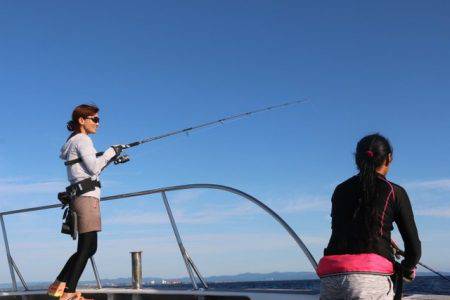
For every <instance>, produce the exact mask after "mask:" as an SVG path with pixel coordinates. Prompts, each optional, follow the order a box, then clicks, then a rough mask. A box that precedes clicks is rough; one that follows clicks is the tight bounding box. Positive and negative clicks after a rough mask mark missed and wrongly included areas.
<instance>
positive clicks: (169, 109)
mask: <svg viewBox="0 0 450 300" xmlns="http://www.w3.org/2000/svg"><path fill="white" fill-rule="evenodd" d="M449 9H450V3H448V2H447V1H431V2H423V1H396V2H391V1H377V2H360V1H348V2H339V3H337V2H335V1H324V2H321V3H311V2H306V1H245V2H242V1H241V2H238V1H222V2H218V1H191V2H186V1H152V2H149V1H133V2H131V3H127V4H124V3H121V2H118V1H116V2H111V1H96V2H92V1H77V2H65V3H61V2H55V1H39V2H36V1H25V2H21V3H20V4H19V3H17V2H16V1H2V4H1V7H0V16H1V17H0V44H1V45H2V46H1V47H0V99H1V104H2V106H3V109H2V117H1V118H0V126H1V128H3V130H2V132H1V133H0V192H1V195H2V196H1V198H0V207H1V209H0V210H1V211H5V210H10V209H18V208H23V207H30V206H38V205H45V204H53V203H56V201H57V200H56V197H55V196H56V193H57V192H58V191H60V190H61V189H63V188H64V186H65V185H66V177H65V176H66V173H65V168H64V166H63V164H62V161H60V160H59V159H58V152H59V149H60V147H61V145H62V143H63V142H64V140H65V139H66V137H67V135H68V132H67V130H66V129H65V123H66V122H67V121H68V119H69V117H70V113H71V111H72V109H73V108H74V106H76V105H78V104H80V103H84V102H88V103H89V102H94V103H96V104H97V105H98V106H99V107H100V109H101V111H100V117H101V124H100V130H99V133H98V134H97V135H96V136H94V137H93V139H94V142H95V145H96V147H97V149H98V150H104V149H105V148H106V147H108V146H109V145H111V144H118V143H128V142H132V141H135V140H138V139H142V138H145V137H149V136H153V135H158V134H161V133H164V132H167V131H170V130H174V129H178V128H184V127H188V126H190V125H193V124H197V123H201V122H206V121H210V120H214V119H217V118H221V117H223V116H226V115H229V114H235V113H239V112H243V111H247V110H253V109H258V108H261V107H264V106H268V105H274V104H278V103H282V102H286V101H292V100H300V99H309V100H310V102H309V103H307V104H302V105H299V106H293V107H289V108H288V109H283V110H277V111H273V112H270V113H265V114H259V115H256V116H254V117H252V118H248V119H244V120H241V121H237V122H232V123H229V124H226V125H224V126H221V127H217V128H214V129H208V130H204V131H199V132H196V133H194V134H192V135H190V136H188V137H186V136H178V137H174V138H169V139H166V140H163V141H159V142H155V143H152V144H146V145H145V146H142V147H139V148H134V149H130V150H129V151H128V154H129V155H130V156H131V158H132V160H131V162H130V163H128V164H126V165H121V166H111V167H110V168H108V169H107V170H106V171H105V172H104V174H103V176H102V179H103V183H104V189H103V195H112V194H116V193H123V192H132V191H138V190H145V189H150V188H156V187H162V186H169V185H177V184H186V183H205V182H207V183H218V184H224V185H228V186H232V187H236V188H239V189H241V190H243V191H245V192H247V193H249V194H252V195H254V196H256V197H257V198H259V199H260V200H262V201H263V202H264V203H267V204H268V205H270V206H271V207H272V208H273V209H274V210H275V211H276V212H278V213H279V214H280V215H281V216H282V217H283V218H285V220H286V221H287V222H288V223H289V224H290V225H291V226H292V227H293V228H294V230H296V231H297V233H298V234H299V235H300V236H301V237H302V238H303V239H304V241H305V242H306V244H307V245H308V246H309V247H310V249H311V251H312V252H313V254H314V256H315V257H316V259H319V258H320V256H321V254H322V249H323V248H324V247H325V246H326V243H327V240H328V237H329V234H330V228H329V227H330V219H329V210H330V203H329V198H330V196H331V193H332V191H333V188H334V186H335V185H336V184H337V183H339V182H340V181H342V180H345V179H346V178H347V177H349V176H351V175H353V174H354V173H355V167H354V163H353V157H352V153H353V151H354V148H355V145H356V142H357V141H358V139H359V138H361V137H362V136H364V135H365V134H368V133H373V132H380V133H382V134H384V135H386V136H387V137H388V138H390V140H391V141H392V143H393V146H394V163H393V165H392V169H391V173H390V174H389V178H390V179H391V180H393V181H394V182H397V183H399V184H401V185H403V186H404V187H405V188H406V189H407V191H408V193H409V195H410V197H411V200H412V203H413V207H414V210H415V212H416V218H417V224H418V227H419V232H420V236H421V239H422V243H423V250H424V251H423V262H425V263H427V264H429V265H432V266H436V268H437V269H440V270H446V271H449V270H450V261H449V260H448V258H447V257H446V256H445V254H446V253H449V252H450V236H449V234H448V231H449V228H450V197H449V194H450V174H449V166H450V155H449V153H450V141H449V139H448V132H449V130H450V118H449V109H450V104H449V100H448V94H449V89H448V87H449V86H450V85H449V84H450V71H449V70H450V33H449V31H448V28H450V17H449V14H448V11H449ZM168 196H169V200H170V201H171V204H172V205H173V210H174V213H175V216H176V218H177V220H178V222H179V227H180V231H181V234H182V236H183V239H184V241H185V244H186V247H187V249H188V251H189V252H190V253H191V256H192V257H193V259H194V261H195V262H196V263H197V265H198V267H199V268H200V270H201V271H202V272H203V273H204V275H206V276H208V275H218V274H235V273H241V272H247V271H248V272H270V271H308V270H309V271H311V270H312V268H311V266H310V265H309V263H308V261H307V260H306V258H305V257H304V256H303V255H302V254H301V253H300V252H299V250H298V249H297V248H296V246H295V244H294V242H293V241H292V240H291V239H290V238H289V237H288V236H287V234H285V232H283V230H282V229H281V227H280V226H278V225H277V224H276V223H275V222H274V221H273V220H272V219H270V217H268V216H267V215H264V214H263V213H262V212H261V211H260V210H259V209H258V208H257V207H255V206H253V205H251V204H248V203H246V202H244V201H241V200H239V199H238V198H237V197H235V196H230V195H227V194H224V193H219V192H210V191H193V192H187V193H170V194H169V195H168ZM102 214H103V227H104V228H103V229H104V230H103V232H102V233H101V235H100V246H99V252H98V254H97V255H96V260H97V263H98V265H99V270H100V274H101V276H102V277H104V278H114V277H119V276H121V277H123V276H129V268H130V263H129V253H128V252H129V251H132V250H143V251H144V256H143V258H144V276H165V277H177V276H184V275H185V270H184V268H183V263H182V260H181V258H180V256H179V254H178V252H177V251H178V249H177V245H176V242H175V239H174V237H173V234H172V232H171V228H170V225H169V223H168V220H167V218H166V216H165V211H164V207H163V205H162V202H161V199H160V198H159V197H158V196H152V197H146V198H139V199H135V200H118V201H116V202H110V203H105V205H103V207H102ZM60 218H61V211H60V210H50V211H46V212H36V213H29V214H24V215H21V216H7V217H5V222H6V226H7V228H8V234H9V239H10V242H11V248H12V250H13V257H14V259H15V260H16V263H17V264H18V266H19V268H20V269H21V270H22V273H23V275H24V277H25V279H27V280H29V281H32V280H52V279H53V278H54V277H55V276H56V275H57V273H58V271H59V269H60V268H61V267H62V265H63V263H64V261H65V259H66V258H67V257H69V255H70V254H71V252H72V251H73V249H74V246H75V244H74V243H73V242H71V241H70V239H68V238H67V237H66V236H63V235H61V234H59V229H60ZM0 248H1V251H2V253H4V246H3V245H1V246H0ZM0 259H2V258H1V257H0ZM83 278H84V279H91V278H93V276H92V271H91V269H90V267H89V266H88V268H87V270H86V272H85V274H84V275H83ZM9 280H10V279H9V270H8V269H7V265H6V256H5V255H4V257H3V260H2V261H0V282H8V281H9Z"/></svg>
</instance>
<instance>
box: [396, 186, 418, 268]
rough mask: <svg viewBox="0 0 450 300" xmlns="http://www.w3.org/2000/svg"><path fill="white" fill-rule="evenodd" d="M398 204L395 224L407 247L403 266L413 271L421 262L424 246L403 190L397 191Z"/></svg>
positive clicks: (409, 203)
mask: <svg viewBox="0 0 450 300" xmlns="http://www.w3.org/2000/svg"><path fill="white" fill-rule="evenodd" d="M396 204H397V209H396V214H395V223H396V224H397V227H398V230H399V231H400V234H401V236H402V239H403V243H404V245H405V259H404V260H403V261H402V265H403V266H404V267H405V268H407V269H412V268H414V267H415V266H416V265H417V263H418V262H419V260H420V256H421V255H422V246H421V242H420V240H419V235H418V233H417V227H416V223H415V221H414V214H413V211H412V207H411V202H410V201H409V197H408V194H407V193H406V191H405V190H404V189H403V188H398V189H397V193H396Z"/></svg>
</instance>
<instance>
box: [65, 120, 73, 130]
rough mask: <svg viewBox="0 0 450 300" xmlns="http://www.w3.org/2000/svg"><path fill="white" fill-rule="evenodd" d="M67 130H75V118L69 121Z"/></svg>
mask: <svg viewBox="0 0 450 300" xmlns="http://www.w3.org/2000/svg"><path fill="white" fill-rule="evenodd" d="M67 130H69V131H74V130H75V122H74V121H73V120H70V121H69V122H67Z"/></svg>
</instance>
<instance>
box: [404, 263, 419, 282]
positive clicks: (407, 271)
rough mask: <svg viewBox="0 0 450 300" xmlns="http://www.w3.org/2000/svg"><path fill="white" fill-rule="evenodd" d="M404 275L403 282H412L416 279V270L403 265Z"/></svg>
mask: <svg viewBox="0 0 450 300" xmlns="http://www.w3.org/2000/svg"><path fill="white" fill-rule="evenodd" d="M402 273H403V280H404V281H406V282H411V281H413V280H414V278H416V268H412V269H411V268H408V267H405V266H404V264H403V263H402Z"/></svg>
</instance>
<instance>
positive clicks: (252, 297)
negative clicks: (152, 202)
mask: <svg viewBox="0 0 450 300" xmlns="http://www.w3.org/2000/svg"><path fill="white" fill-rule="evenodd" d="M80 292H82V293H83V294H84V295H85V296H86V297H88V298H93V299H96V300H128V299H130V300H294V299H296V300H304V299H305V300H313V299H314V300H317V299H319V295H308V294H304V293H302V291H301V290H251V291H248V290H245V291H217V290H159V289H150V288H145V289H139V290H134V289H124V288H104V289H82V290H80ZM0 297H1V298H2V299H5V300H9V299H11V300H12V299H14V300H16V299H17V300H18V299H21V300H41V299H52V298H50V297H48V296H47V294H46V291H42V290H41V291H28V292H2V293H0ZM404 299H422V300H423V299H430V300H443V299H450V296H440V295H410V296H406V297H404Z"/></svg>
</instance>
